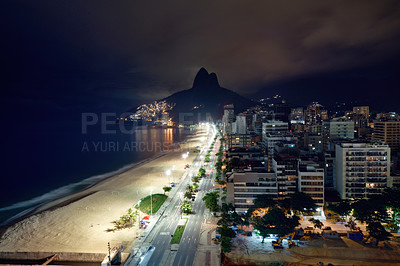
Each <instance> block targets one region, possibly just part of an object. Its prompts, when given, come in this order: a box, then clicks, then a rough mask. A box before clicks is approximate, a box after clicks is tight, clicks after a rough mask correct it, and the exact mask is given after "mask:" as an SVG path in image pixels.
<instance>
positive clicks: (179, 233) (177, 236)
mask: <svg viewBox="0 0 400 266" xmlns="http://www.w3.org/2000/svg"><path fill="white" fill-rule="evenodd" d="M186 223H187V220H186V222H185V224H184V225H178V226H177V227H176V229H175V233H174V235H173V236H172V238H171V244H179V242H181V238H182V235H183V231H185V227H186Z"/></svg>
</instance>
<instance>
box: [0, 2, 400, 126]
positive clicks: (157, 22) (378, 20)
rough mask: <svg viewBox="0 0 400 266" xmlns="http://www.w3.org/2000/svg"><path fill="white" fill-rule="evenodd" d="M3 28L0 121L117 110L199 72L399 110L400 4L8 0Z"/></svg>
mask: <svg viewBox="0 0 400 266" xmlns="http://www.w3.org/2000/svg"><path fill="white" fill-rule="evenodd" d="M0 20H1V21H0V25H1V26H0V27H1V36H2V37H1V42H0V43H1V44H0V46H1V51H2V52H1V62H2V63H3V67H2V78H1V87H2V92H1V95H2V96H1V106H2V107H1V108H2V109H1V117H2V118H6V117H11V116H13V117H14V118H15V116H17V117H18V116H29V117H30V118H31V119H34V118H35V117H36V118H37V117H43V114H46V117H50V118H53V117H54V116H63V114H66V113H77V114H78V113H80V112H101V111H114V112H123V111H125V110H127V109H129V108H130V107H132V106H135V105H136V104H138V103H142V102H149V101H153V100H156V99H159V98H163V97H166V96H168V95H170V94H171V93H173V92H176V91H179V90H183V89H188V88H190V87H191V85H192V82H193V78H194V76H195V74H196V72H197V71H198V69H199V68H200V67H202V66H203V67H205V68H206V69H207V70H208V71H210V72H216V73H217V75H218V77H219V81H220V84H221V85H222V86H223V87H225V88H228V89H231V90H234V91H236V92H238V93H240V94H242V95H244V96H247V97H249V98H253V99H257V98H261V97H268V96H271V95H274V94H275V93H280V94H282V95H283V96H284V97H285V98H287V99H288V100H289V101H290V102H291V103H292V104H293V105H300V104H307V103H310V102H312V101H320V102H321V103H322V104H327V105H329V104H332V103H333V102H335V101H347V102H350V101H353V102H355V103H356V104H369V105H371V106H372V108H375V109H377V110H386V111H391V110H397V111H400V105H399V104H398V103H397V101H398V99H396V97H398V98H400V92H399V91H400V88H399V87H400V86H399V81H398V76H399V75H398V73H400V63H399V59H400V49H399V47H400V2H399V1H279V2H278V1H232V0H229V1H222V0H220V1H208V0H206V1H186V0H185V1H184V0H178V1H173V2H171V1H98V0H95V1H55V0H51V1H17V0H12V1H2V3H1V11H0ZM349 109H350V108H349Z"/></svg>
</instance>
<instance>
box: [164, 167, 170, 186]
mask: <svg viewBox="0 0 400 266" xmlns="http://www.w3.org/2000/svg"><path fill="white" fill-rule="evenodd" d="M165 174H166V175H167V176H168V177H169V185H171V170H169V169H168V170H167V171H165Z"/></svg>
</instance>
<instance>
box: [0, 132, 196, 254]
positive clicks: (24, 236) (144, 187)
mask: <svg viewBox="0 0 400 266" xmlns="http://www.w3.org/2000/svg"><path fill="white" fill-rule="evenodd" d="M200 131H201V130H200ZM200 135H201V133H200V134H199V131H197V130H196V133H195V134H189V135H188V136H187V138H186V140H185V141H183V142H180V143H176V144H180V147H179V149H176V148H172V149H171V150H167V151H164V152H161V153H158V154H155V155H154V156H151V157H150V158H147V159H144V160H142V161H140V162H137V163H135V164H134V165H131V166H130V167H127V168H126V169H124V171H121V172H120V173H119V174H114V175H111V176H109V177H107V178H104V179H102V180H99V182H97V183H95V184H92V185H90V186H88V187H87V188H85V189H83V190H81V191H79V192H77V193H73V194H70V195H68V196H64V197H61V198H59V199H57V200H53V201H51V202H48V203H45V204H42V205H40V206H37V207H36V208H35V209H33V210H31V211H30V212H29V213H26V214H24V215H23V216H22V217H20V218H18V219H17V220H14V221H13V222H11V223H9V224H7V226H4V227H3V228H2V230H1V232H0V234H1V235H0V249H2V250H4V251H15V250H19V251H28V252H29V251H44V250H46V251H60V252H61V251H64V252H81V251H83V250H84V251H85V252H103V251H104V247H105V246H106V244H107V241H110V242H112V243H115V242H117V243H122V242H125V241H129V242H130V241H132V240H133V239H134V237H133V236H134V235H135V234H137V233H138V232H139V231H138V229H137V228H131V229H125V230H123V231H117V232H113V233H108V232H107V229H108V228H110V226H112V223H111V222H112V221H113V220H115V219H117V218H118V217H119V216H120V215H122V214H123V213H124V212H125V211H126V210H127V209H128V208H130V207H131V206H132V205H134V204H135V203H136V202H137V201H138V200H139V199H140V198H142V197H143V196H146V195H147V194H148V193H149V191H151V190H152V191H153V193H163V192H162V191H163V190H162V187H163V186H164V185H166V184H167V183H168V179H166V176H165V175H164V173H165V170H166V169H168V168H169V169H170V167H172V165H175V166H176V168H175V170H174V174H173V176H174V177H173V178H174V179H175V180H176V181H178V182H179V179H180V177H181V176H182V174H183V172H184V165H185V164H186V163H187V162H189V161H190V160H191V159H192V158H193V156H194V155H195V154H194V153H191V154H190V158H188V159H187V161H185V160H182V156H181V154H182V151H183V150H184V151H190V150H192V149H195V147H196V146H198V145H201V144H200V139H201V138H200ZM174 179H173V180H174ZM170 181H171V180H170ZM176 181H174V182H176ZM129 236H130V237H129Z"/></svg>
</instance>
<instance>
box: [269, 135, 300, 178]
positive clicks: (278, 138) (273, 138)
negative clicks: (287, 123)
mask: <svg viewBox="0 0 400 266" xmlns="http://www.w3.org/2000/svg"><path fill="white" fill-rule="evenodd" d="M263 142H264V150H265V155H266V157H267V169H268V171H272V158H273V157H274V150H275V145H276V144H278V143H281V142H286V143H289V144H288V145H290V146H291V147H297V138H296V137H294V136H293V134H289V133H286V134H273V133H268V134H267V135H265V136H263Z"/></svg>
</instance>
